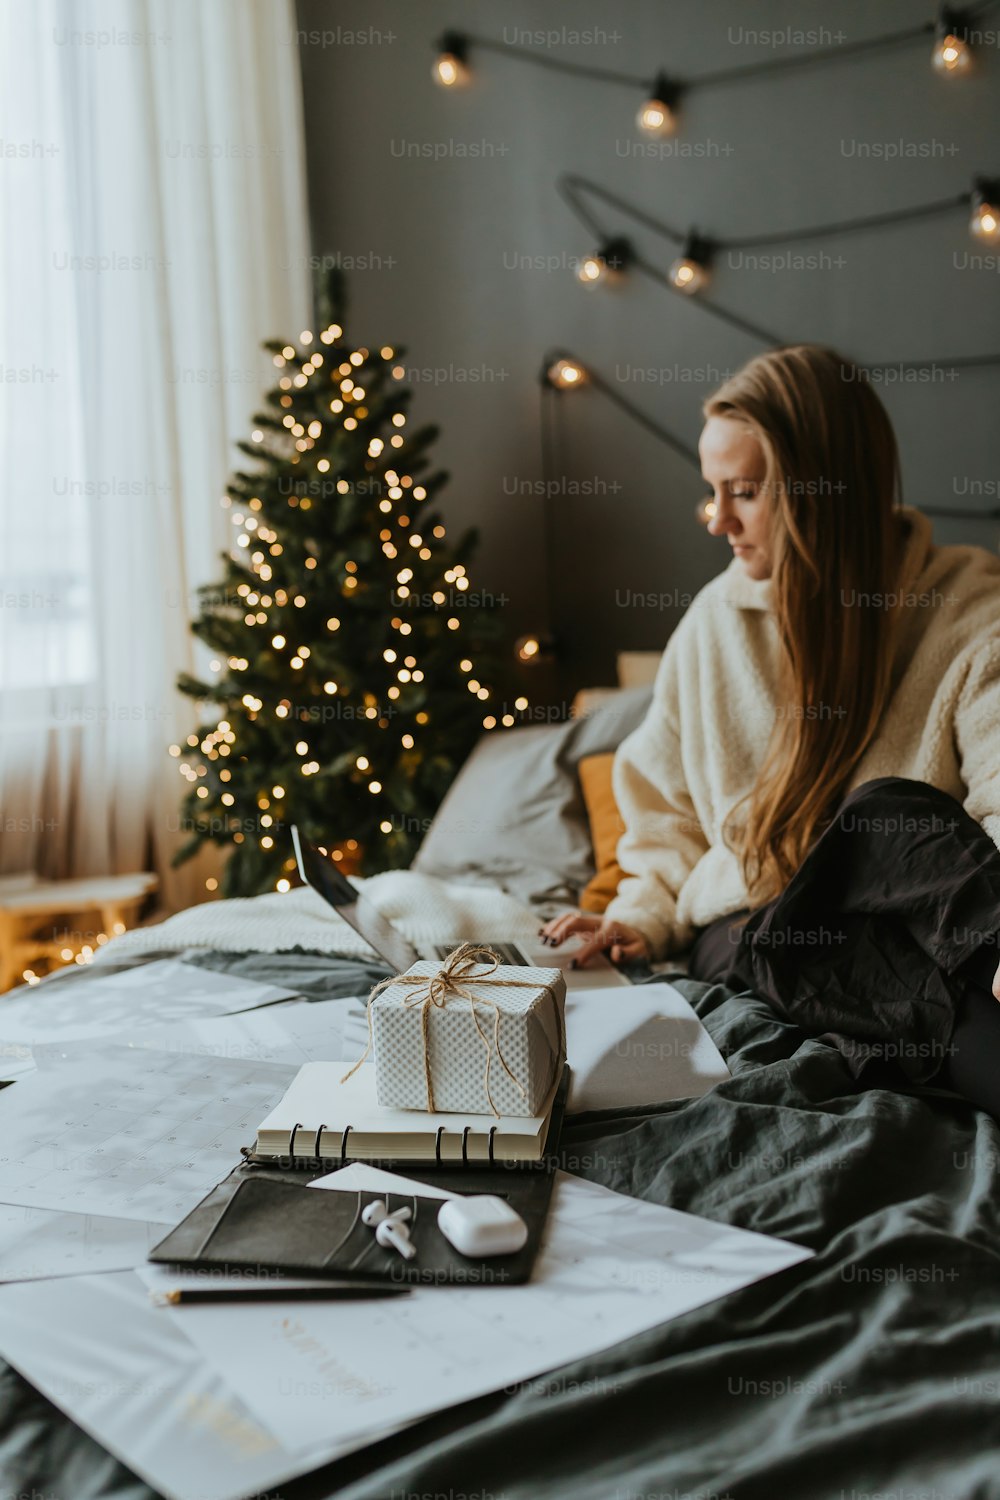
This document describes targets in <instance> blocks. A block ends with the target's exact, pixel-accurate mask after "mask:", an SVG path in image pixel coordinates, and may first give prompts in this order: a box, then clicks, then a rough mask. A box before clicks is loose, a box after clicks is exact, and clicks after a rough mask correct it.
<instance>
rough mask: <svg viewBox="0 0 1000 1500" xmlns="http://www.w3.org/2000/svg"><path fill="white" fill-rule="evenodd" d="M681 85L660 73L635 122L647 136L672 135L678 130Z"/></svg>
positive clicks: (640, 107)
mask: <svg viewBox="0 0 1000 1500" xmlns="http://www.w3.org/2000/svg"><path fill="white" fill-rule="evenodd" d="M679 98H680V85H679V84H677V83H675V82H674V81H673V80H672V79H670V78H668V77H667V75H666V74H665V73H658V74H657V75H656V78H655V79H654V80H653V87H652V89H651V91H650V94H649V97H648V98H647V99H644V100H643V102H642V104H641V105H640V106H639V113H638V114H637V115H636V117H635V122H636V124H637V125H638V127H639V129H640V130H641V131H643V133H644V134H645V135H652V136H665V135H672V134H673V132H674V131H675V130H676V128H677V101H678V99H679Z"/></svg>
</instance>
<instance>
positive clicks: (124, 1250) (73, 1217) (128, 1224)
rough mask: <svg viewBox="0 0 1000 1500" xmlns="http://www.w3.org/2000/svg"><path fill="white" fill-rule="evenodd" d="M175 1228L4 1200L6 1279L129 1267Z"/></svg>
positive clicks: (0, 1239)
mask: <svg viewBox="0 0 1000 1500" xmlns="http://www.w3.org/2000/svg"><path fill="white" fill-rule="evenodd" d="M169 1229H170V1225H169V1224H150V1223H147V1222H146V1221H145V1220H143V1219H108V1218H103V1217H98V1216H96V1215H94V1214H67V1213H62V1212H60V1211H59V1210H58V1209H47V1208H20V1207H17V1206H15V1205H13V1204H9V1203H0V1281H36V1280H39V1279H41V1278H44V1277H47V1276H82V1275H84V1274H87V1273H90V1272H96V1271H127V1270H130V1269H131V1268H132V1267H133V1266H135V1265H137V1264H139V1262H141V1261H144V1260H145V1259H146V1256H147V1254H148V1253H149V1251H150V1250H151V1249H152V1248H153V1246H154V1245H155V1244H156V1243H157V1242H158V1241H159V1240H162V1239H163V1236H164V1235H165V1234H166V1233H167V1231H168V1230H169Z"/></svg>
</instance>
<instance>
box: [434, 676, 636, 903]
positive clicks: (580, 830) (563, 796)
mask: <svg viewBox="0 0 1000 1500" xmlns="http://www.w3.org/2000/svg"><path fill="white" fill-rule="evenodd" d="M651 697H652V690H651V689H650V688H648V687H642V688H632V689H629V690H627V691H624V692H620V693H615V694H614V695H613V696H612V697H610V698H608V699H606V700H605V701H604V702H603V703H599V704H598V705H597V707H596V708H595V709H594V710H593V711H592V712H591V713H589V714H587V715H586V716H585V717H583V718H580V719H570V720H569V721H568V722H567V723H565V724H545V725H532V726H530V727H525V728H521V729H510V730H507V731H505V732H502V733H500V734H486V735H484V736H483V737H482V739H481V740H480V741H479V743H478V745H477V746H476V748H475V749H474V750H473V752H472V754H471V755H470V756H469V759H468V760H467V761H466V763H465V765H464V766H463V767H462V770H461V771H460V772H459V774H458V776H457V777H456V779H455V781H454V782H453V783H452V785H451V788H450V789H449V791H448V794H447V796H446V797H445V799H444V801H443V802H442V804H441V806H440V808H439V809H438V812H437V816H436V817H435V818H434V821H433V822H432V823H431V826H430V828H429V829H428V830H427V834H426V836H425V838H424V841H423V843H422V844H421V846H420V849H419V851H418V853H417V856H416V859H415V860H414V862H413V868H414V869H415V870H420V871H421V872H422V873H423V874H425V875H436V876H438V877H439V878H440V879H442V880H474V881H477V882H479V883H486V884H490V885H498V886H500V887H501V888H502V889H503V890H505V891H508V892H509V893H510V894H511V895H513V896H517V897H518V898H519V899H520V900H522V901H526V902H529V903H534V904H540V903H543V902H545V903H547V902H569V903H570V904H573V905H575V904H576V901H577V899H578V897H579V894H580V892H581V891H582V889H583V887H584V886H585V885H586V884H587V881H588V880H589V879H590V878H591V876H592V875H593V874H594V857H593V849H592V847H591V841H590V828H589V825H588V823H587V812H586V808H585V806H584V803H583V797H582V795H581V792H580V783H579V778H578V776H577V772H576V768H577V765H578V764H579V762H580V761H581V760H583V759H584V757H585V756H588V755H601V754H605V753H606V752H608V751H609V750H616V749H617V748H618V746H619V745H620V744H621V742H622V740H623V739H624V738H625V736H626V735H628V734H631V732H632V730H633V729H635V728H636V727H637V726H638V725H639V724H640V723H641V722H642V720H643V718H644V717H645V715H646V710H647V709H648V707H649V703H650V699H651Z"/></svg>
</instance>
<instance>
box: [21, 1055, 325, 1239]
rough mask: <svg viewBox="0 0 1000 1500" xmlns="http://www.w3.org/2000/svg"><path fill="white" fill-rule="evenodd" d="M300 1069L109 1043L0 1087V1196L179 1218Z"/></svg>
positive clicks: (76, 1209)
mask: <svg viewBox="0 0 1000 1500" xmlns="http://www.w3.org/2000/svg"><path fill="white" fill-rule="evenodd" d="M296 1072H297V1069H296V1068H295V1067H294V1066H288V1065H286V1064H284V1063H270V1062H239V1061H237V1060H235V1059H229V1058H222V1057H218V1058H200V1057H190V1056H186V1055H185V1054H183V1053H163V1052H136V1051H131V1050H130V1049H129V1048H127V1047H112V1046H107V1047H105V1049H104V1050H103V1051H102V1052H97V1053H90V1054H88V1055H87V1056H86V1057H85V1058H83V1059H81V1061H80V1062H78V1063H73V1064H67V1065H66V1066H65V1067H63V1068H59V1069H56V1070H54V1071H52V1072H39V1073H34V1074H32V1075H31V1077H29V1078H24V1079H22V1080H21V1081H20V1082H18V1083H14V1084H12V1085H11V1086H10V1087H9V1088H5V1089H2V1090H0V1202H6V1203H16V1204H23V1205H25V1206H28V1207H32V1208H60V1209H65V1210H67V1211H69V1212H73V1213H83V1214H106V1215H111V1216H112V1217H116V1218H123V1219H149V1220H155V1221H157V1222H161V1223H176V1222H177V1221H178V1220H180V1219H182V1218H184V1216H185V1215H186V1214H188V1213H190V1211H191V1209H192V1208H194V1207H195V1205H196V1204H198V1203H199V1202H200V1201H201V1199H202V1198H203V1197H204V1196H205V1194H206V1193H207V1192H209V1191H210V1189H211V1188H213V1187H215V1185H216V1183H218V1182H219V1181H220V1180H221V1179H222V1178H223V1177H225V1176H226V1175H227V1174H228V1173H229V1171H230V1170H231V1169H232V1168H233V1167H234V1166H235V1165H237V1163H238V1162H239V1159H240V1147H241V1146H242V1145H245V1144H247V1143H248V1142H251V1141H252V1140H253V1139H254V1135H255V1133H256V1129H257V1126H258V1124H259V1122H260V1121H261V1120H262V1119H263V1118H264V1116H265V1115H266V1114H267V1113H268V1112H269V1111H270V1110H271V1109H273V1108H274V1106H275V1104H277V1102H278V1100H279V1099H280V1098H281V1097H282V1095H283V1094H284V1092H285V1090H286V1088H287V1087H288V1085H289V1083H290V1082H291V1080H292V1079H293V1078H294V1076H295V1074H296Z"/></svg>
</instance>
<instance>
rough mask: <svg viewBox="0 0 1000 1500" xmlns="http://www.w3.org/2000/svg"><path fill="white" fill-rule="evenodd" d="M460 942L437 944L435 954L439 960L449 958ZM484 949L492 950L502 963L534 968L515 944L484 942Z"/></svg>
mask: <svg viewBox="0 0 1000 1500" xmlns="http://www.w3.org/2000/svg"><path fill="white" fill-rule="evenodd" d="M458 941H460V940H458ZM458 941H456V942H454V943H435V945H434V952H435V954H436V955H437V957H438V958H447V957H448V955H449V953H453V952H454V950H455V949H456V948H457V947H458ZM483 947H484V948H492V949H493V952H494V953H495V954H497V956H498V957H499V959H500V961H501V963H505V964H515V965H518V966H519V967H522V968H523V967H528V968H531V967H532V964H531V959H530V958H525V956H524V954H523V953H522V952H521V950H520V948H518V947H517V945H516V944H515V943H496V942H492V941H491V942H484V944H483Z"/></svg>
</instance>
